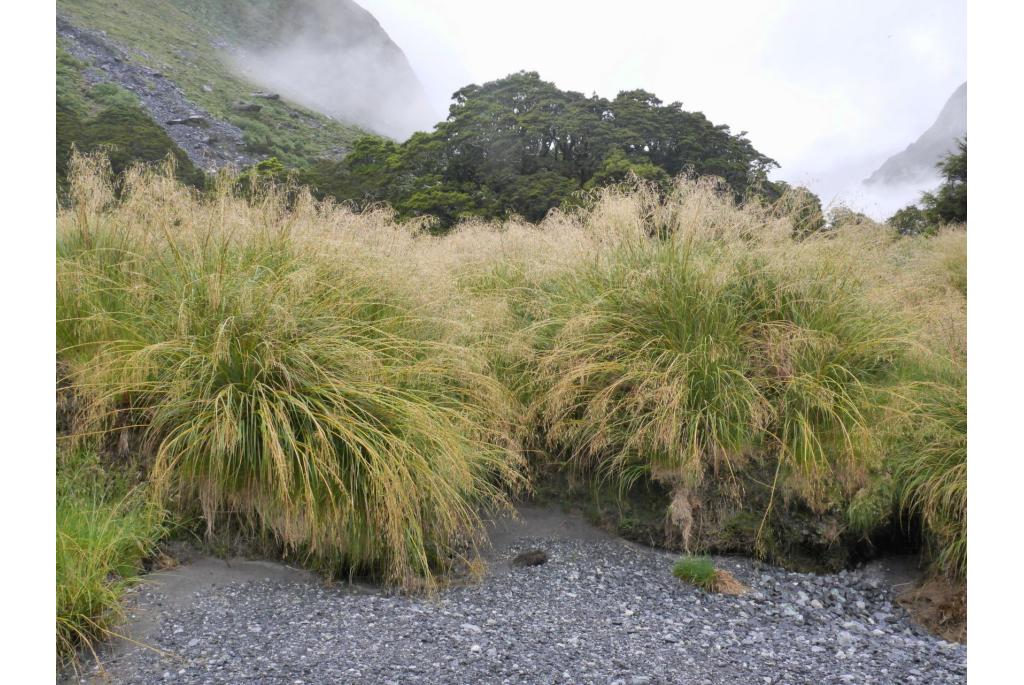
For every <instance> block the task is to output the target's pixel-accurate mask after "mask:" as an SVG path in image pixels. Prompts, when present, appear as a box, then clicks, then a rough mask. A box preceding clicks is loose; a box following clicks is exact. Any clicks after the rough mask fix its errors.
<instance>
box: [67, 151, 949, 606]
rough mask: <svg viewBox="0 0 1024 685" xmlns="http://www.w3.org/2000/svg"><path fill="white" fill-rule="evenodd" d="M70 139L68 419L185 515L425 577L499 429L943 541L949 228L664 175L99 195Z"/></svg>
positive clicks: (547, 445) (176, 188)
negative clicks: (142, 470)
mask: <svg viewBox="0 0 1024 685" xmlns="http://www.w3.org/2000/svg"><path fill="white" fill-rule="evenodd" d="M73 164H74V166H75V170H74V171H73V174H72V176H73V178H74V179H75V180H74V182H73V184H72V195H73V203H72V206H71V207H70V208H69V209H68V210H67V211H62V212H61V213H60V215H59V217H58V303H57V308H58V340H59V344H60V346H61V349H60V351H59V354H60V357H61V359H62V360H64V361H66V362H67V363H68V364H69V366H70V367H71V369H72V375H73V378H74V381H75V384H76V390H77V391H78V392H79V393H80V394H82V395H83V396H84V397H86V398H88V401H86V402H84V404H83V406H84V407H85V412H84V414H83V417H82V425H83V426H86V427H87V430H88V431H93V432H99V433H106V434H109V433H115V434H116V433H118V432H120V431H124V430H126V429H128V428H129V427H130V426H133V425H137V426H138V427H139V428H138V429H139V430H141V431H143V432H144V435H145V449H144V452H145V456H146V457H147V459H148V460H149V461H148V465H149V469H150V470H149V473H150V474H151V476H152V478H153V479H154V483H155V485H156V490H157V492H158V493H159V494H161V495H162V496H164V497H165V501H167V502H169V503H172V504H174V505H175V506H182V507H184V506H197V507H199V508H200V509H201V510H202V511H203V513H204V515H205V517H206V520H207V522H208V524H209V525H211V526H214V525H218V523H219V522H220V521H224V520H225V519H228V518H231V519H233V520H238V521H241V522H244V523H247V524H248V525H250V526H252V527H253V529H255V530H259V531H261V532H264V533H270V534H271V535H272V536H273V537H274V538H275V539H277V540H278V541H279V542H280V543H281V544H282V545H283V546H285V547H286V548H288V549H289V550H292V551H293V552H295V553H297V554H301V555H304V556H306V557H307V558H308V559H310V560H311V561H313V562H314V563H322V564H324V565H325V566H326V567H330V568H333V569H334V570H335V571H336V572H345V571H349V572H364V571H370V572H373V573H375V574H377V575H378V576H379V577H381V578H384V579H387V580H388V581H390V582H393V583H397V584H401V585H404V586H407V587H418V586H420V585H421V584H423V583H424V582H425V583H426V584H427V585H429V584H431V583H432V582H433V580H434V578H435V573H436V571H438V570H440V569H443V568H444V567H445V566H446V564H447V563H448V562H449V561H450V560H451V559H452V558H454V557H458V556H462V555H466V554H470V553H471V552H469V551H467V550H471V549H472V544H471V542H472V540H473V539H474V538H475V537H476V534H477V533H479V518H478V511H479V510H480V509H481V508H486V507H493V506H502V505H504V504H506V503H507V501H508V493H509V492H510V491H512V490H514V489H515V488H516V487H517V486H519V485H523V482H522V476H520V475H519V474H520V467H521V465H522V464H521V462H522V458H521V456H520V449H519V444H521V443H525V444H526V445H527V446H528V447H530V448H531V449H532V450H533V453H534V455H535V458H536V460H538V461H541V462H546V463H550V462H558V461H560V460H561V459H562V458H563V457H565V458H566V459H567V461H568V463H569V464H570V465H572V466H573V467H574V468H575V469H576V471H577V473H578V474H580V475H581V476H582V477H585V478H595V479H601V480H607V481H611V482H613V483H617V484H618V485H619V486H620V487H622V488H628V487H629V486H630V485H631V484H634V483H636V482H637V481H638V480H642V479H654V480H659V481H661V482H662V483H665V484H667V485H670V486H671V487H672V488H673V489H675V490H676V491H677V493H676V494H679V493H682V494H685V491H688V490H691V489H694V488H699V487H700V485H701V483H707V482H708V481H709V480H713V481H716V482H718V481H720V482H722V483H725V484H727V485H728V484H735V487H734V488H733V491H734V492H735V494H736V496H737V498H740V497H741V495H742V492H741V491H740V490H741V489H740V485H739V483H740V482H741V480H742V479H741V478H740V477H739V476H740V475H741V474H743V473H747V474H753V473H757V474H762V473H768V474H769V480H770V482H769V483H767V486H768V487H770V489H771V492H772V493H773V496H772V504H771V505H770V506H789V505H790V504H791V503H794V502H799V503H803V504H806V505H808V506H809V507H811V508H812V509H813V510H815V511H824V510H831V511H835V510H837V509H838V510H845V509H849V510H850V512H851V519H854V518H856V519H858V524H859V526H858V528H859V529H862V530H864V531H866V532H867V533H869V532H870V530H872V529H873V528H875V527H877V526H879V525H882V523H883V522H884V521H885V520H886V519H887V518H890V517H893V516H902V517H903V518H904V519H906V518H907V517H914V518H917V519H919V520H920V521H922V523H923V524H924V527H925V529H926V534H927V535H928V536H929V540H930V541H931V542H932V544H933V546H934V549H935V551H936V557H937V558H938V559H940V560H942V561H941V562H940V566H941V567H942V568H944V569H946V570H947V571H948V572H950V573H952V574H956V573H959V571H957V570H956V569H958V568H961V567H962V563H961V559H962V555H961V554H960V552H958V551H957V549H959V545H960V540H961V539H962V538H961V537H960V536H961V534H962V532H963V530H964V525H963V524H964V523H965V520H966V514H965V509H964V508H963V507H964V506H965V503H964V500H963V497H962V496H961V495H962V493H963V492H965V490H964V489H962V488H961V485H962V484H963V483H965V477H966V465H965V464H966V462H965V452H964V450H963V449H962V446H963V444H965V443H964V440H965V435H966V424H965V422H964V421H961V420H960V417H961V414H962V413H961V411H960V410H961V408H962V407H964V406H965V402H966V400H965V397H966V394H965V384H964V383H963V382H962V380H961V379H962V378H966V375H965V371H964V369H965V359H966V353H965V351H966V298H965V293H966V272H965V264H966V262H965V260H964V259H963V256H964V255H965V254H966V248H965V246H966V240H965V235H964V232H963V231H958V230H955V229H947V230H945V231H943V232H940V235H939V236H937V237H935V238H932V239H926V238H903V239H899V238H897V236H895V234H893V233H892V232H891V231H889V230H887V229H886V228H885V227H883V226H880V225H877V224H873V223H871V222H868V221H864V222H857V223H854V224H849V225H843V226H842V227H840V228H838V229H835V230H829V231H823V232H819V233H816V234H813V235H809V236H804V237H802V238H801V239H800V240H794V239H793V217H792V216H791V215H790V213H787V212H786V211H783V210H781V209H780V208H779V207H778V206H776V207H767V206H763V205H760V204H757V203H755V202H753V201H752V202H751V203H749V204H747V205H744V206H740V207H738V206H736V205H735V204H734V202H733V201H732V199H731V197H730V196H729V195H728V194H727V193H724V192H722V190H721V187H720V185H718V184H717V183H716V182H715V181H713V180H709V179H700V180H692V179H680V180H678V181H677V183H676V185H675V187H674V190H673V191H672V192H671V193H670V194H669V196H668V197H664V196H660V195H658V194H657V193H655V192H654V191H653V190H651V189H650V188H647V187H645V186H643V185H642V184H638V185H636V186H635V187H627V186H619V187H615V188H609V189H605V190H602V191H596V192H594V193H591V194H590V195H589V196H588V197H586V198H581V199H580V202H579V204H578V206H576V207H574V208H572V209H566V210H564V211H558V210H556V211H553V212H551V213H550V214H549V215H548V217H547V218H546V219H545V220H544V221H543V222H541V223H540V224H538V225H531V224H527V223H525V222H522V221H520V220H517V219H511V220H509V221H506V222H503V223H500V224H498V223H483V222H467V223H464V224H462V225H460V226H458V227H457V228H456V229H455V230H454V231H453V232H452V233H450V234H448V235H444V236H435V235H430V234H428V233H427V232H425V231H424V230H423V226H422V225H421V224H409V223H406V224H399V223H396V222H395V220H394V214H393V213H392V212H390V211H389V210H388V209H387V208H375V209H372V210H370V211H367V212H364V213H362V214H356V213H353V212H352V211H350V210H349V209H347V208H345V207H339V206H336V205H334V204H331V203H329V202H316V201H314V200H313V199H312V198H311V197H310V196H309V194H308V193H306V192H304V191H303V190H302V189H297V188H286V189H275V188H263V189H254V190H253V191H252V192H250V193H247V194H246V195H245V196H244V197H242V196H239V194H238V193H237V192H236V191H235V190H234V187H235V182H234V180H233V179H230V178H227V177H224V178H221V179H219V181H218V183H216V184H215V187H213V188H211V189H210V190H208V191H207V193H206V194H205V195H203V196H198V195H195V194H194V193H192V192H190V191H188V190H186V189H184V188H183V187H181V186H180V185H178V184H177V183H175V182H173V181H172V180H170V179H169V178H168V174H167V173H163V174H161V173H154V172H143V171H140V170H134V171H132V172H131V173H129V174H128V175H127V176H125V177H124V178H123V179H121V180H120V181H119V186H118V193H116V194H115V193H114V190H113V184H112V182H111V179H109V178H108V177H107V176H106V175H105V171H104V168H103V165H102V163H101V162H100V161H98V160H97V159H95V158H81V157H79V158H76V160H75V161H74V163H73ZM115 195H116V199H115ZM730 487H731V486H730ZM730 487H726V488H724V489H725V490H729V489H730ZM958 488H959V489H958ZM673 501H679V502H682V503H683V504H686V501H687V500H686V498H680V497H674V498H673ZM865 502H871V503H873V506H861V505H863V504H864V503H865ZM685 510H686V506H682V507H681V508H680V512H678V513H679V514H680V516H681V517H683V518H685V517H686V516H687V515H688V514H687V512H686V511H685Z"/></svg>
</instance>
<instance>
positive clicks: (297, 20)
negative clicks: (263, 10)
mask: <svg viewBox="0 0 1024 685" xmlns="http://www.w3.org/2000/svg"><path fill="white" fill-rule="evenodd" d="M275 30H276V35H271V36H270V37H268V39H267V40H265V41H259V42H257V41H253V42H254V43H258V44H254V45H244V46H239V47H238V48H237V49H235V50H234V51H233V52H232V54H231V59H232V61H233V63H234V66H235V68H236V69H237V70H238V71H239V72H241V73H242V74H243V75H244V76H246V78H247V79H248V80H250V81H251V82H253V83H255V84H258V85H259V86H261V87H262V88H264V89H267V90H271V91H274V92H277V93H280V94H281V95H282V96H284V97H287V98H288V99H289V100H292V101H294V102H297V103H299V104H302V105H305V106H307V107H309V108H311V109H314V110H316V111H318V112H322V113H324V114H327V115H329V116H331V117H332V118H334V119H337V120H339V121H343V122H346V123H354V124H357V125H359V126H361V127H363V128H365V129H368V130H370V131H373V132H376V133H381V134H384V135H386V136H389V137H392V138H396V139H399V140H402V139H405V138H407V137H408V136H409V135H410V134H411V133H412V132H413V131H416V130H419V129H422V128H424V127H429V126H431V125H433V123H435V122H436V121H437V120H438V119H439V117H440V115H439V113H438V112H436V111H435V110H434V109H433V108H432V107H431V105H430V104H429V102H428V100H427V97H426V93H425V91H424V90H423V86H422V84H421V83H420V81H419V79H418V78H417V76H416V74H415V72H414V71H413V69H412V68H411V67H410V65H409V62H408V60H407V59H406V57H405V55H404V54H403V53H402V51H401V50H400V49H399V48H398V47H396V46H395V44H394V43H393V42H392V41H391V40H389V39H388V36H387V35H386V34H385V33H384V32H383V30H382V29H381V28H380V26H379V24H378V23H377V22H376V21H375V20H374V18H373V17H372V16H371V15H370V14H369V13H367V12H366V11H364V10H363V9H361V8H360V7H359V6H358V5H356V4H355V3H353V2H350V0H297V1H295V2H292V3H290V4H289V6H288V7H287V8H286V9H285V10H284V11H283V12H282V15H281V16H280V18H279V22H278V25H277V26H276V27H275Z"/></svg>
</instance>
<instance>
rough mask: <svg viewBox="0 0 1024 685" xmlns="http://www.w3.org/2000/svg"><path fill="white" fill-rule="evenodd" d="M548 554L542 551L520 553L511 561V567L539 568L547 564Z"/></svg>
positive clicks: (534, 550)
mask: <svg viewBox="0 0 1024 685" xmlns="http://www.w3.org/2000/svg"><path fill="white" fill-rule="evenodd" d="M547 560H548V553H547V552H545V551H544V550H542V549H528V550H526V551H525V552H520V553H519V554H517V555H516V556H515V558H514V559H512V565H513V566H518V567H520V568H522V567H524V566H540V565H541V564H544V563H547Z"/></svg>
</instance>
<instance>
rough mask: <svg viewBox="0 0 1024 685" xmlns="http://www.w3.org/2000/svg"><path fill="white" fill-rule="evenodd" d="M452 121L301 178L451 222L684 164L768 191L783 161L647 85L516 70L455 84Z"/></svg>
mask: <svg viewBox="0 0 1024 685" xmlns="http://www.w3.org/2000/svg"><path fill="white" fill-rule="evenodd" d="M453 100H454V102H453V104H452V105H451V107H450V110H449V115H448V118H447V120H445V121H443V122H441V123H440V124H438V125H437V126H436V127H435V128H434V131H433V132H430V133H416V134H414V135H413V136H412V137H411V138H410V139H409V140H407V141H406V142H404V143H400V144H399V143H395V142H392V141H389V140H385V139H382V138H378V137H374V136H366V137H363V138H361V139H359V140H357V141H356V143H355V146H354V149H353V150H352V151H351V152H350V153H349V155H348V156H346V157H345V158H344V159H343V160H341V161H338V162H327V161H324V162H319V163H317V164H315V165H313V166H312V167H311V168H310V169H307V170H305V171H303V172H302V173H301V174H300V178H301V180H302V181H303V182H306V183H309V184H310V185H311V186H313V187H314V188H316V190H317V191H318V192H319V193H320V194H322V195H331V196H334V197H336V198H338V199H341V200H351V201H354V202H355V203H357V204H366V203H372V202H381V201H386V202H389V203H390V204H392V205H393V206H394V207H395V208H396V209H397V210H398V211H399V213H400V214H402V215H405V216H408V215H421V214H432V215H434V216H436V217H438V218H439V219H440V221H441V224H442V225H443V226H446V225H450V224H451V223H453V222H454V221H457V220H458V219H459V218H463V217H469V216H482V217H496V216H501V215H505V214H508V213H514V214H519V215H521V216H523V217H525V218H527V219H530V220H539V219H541V218H542V217H543V216H544V215H545V214H546V213H547V212H548V210H549V209H551V208H552V207H555V206H557V205H559V204H560V203H561V202H563V201H565V200H566V199H567V198H569V197H570V196H571V195H572V193H574V192H575V191H577V190H581V189H584V190H585V189H589V188H593V187H597V186H600V185H606V184H608V183H614V182H617V181H621V180H623V179H625V178H626V177H627V176H628V175H629V174H630V172H632V173H634V174H636V175H637V176H639V177H640V178H643V179H646V180H650V181H655V182H662V183H665V182H667V181H668V179H669V178H671V177H672V176H675V175H678V174H680V173H695V174H698V175H714V176H720V177H722V178H723V179H724V180H725V182H726V183H727V184H728V185H729V186H730V187H731V188H732V189H733V191H734V192H735V193H736V195H737V196H742V195H743V194H745V193H746V192H748V190H750V189H751V187H757V188H760V189H764V190H767V192H769V193H771V194H774V193H773V192H772V190H773V185H772V184H771V183H769V182H768V181H767V174H768V172H769V171H770V170H771V169H772V168H773V167H776V166H778V164H777V163H776V162H775V161H774V160H772V159H771V158H769V157H767V156H765V155H763V154H761V153H760V152H758V151H757V150H755V149H754V147H753V146H752V145H751V144H750V141H749V140H747V139H746V137H745V132H744V133H739V134H733V133H731V132H730V130H729V127H728V126H725V125H717V126H716V125H714V124H712V123H711V122H710V121H708V119H707V118H706V117H705V116H704V115H703V114H701V113H700V112H687V111H684V110H683V108H682V104H681V103H679V102H673V103H670V104H667V105H666V104H664V103H663V102H662V101H661V100H659V99H658V98H657V97H656V96H655V95H654V94H653V93H649V92H647V91H644V90H631V91H623V92H621V93H619V94H618V96H616V97H615V98H614V99H612V100H608V99H606V98H603V97H599V96H597V95H592V96H590V97H587V96H584V95H583V94H581V93H577V92H573V91H563V90H560V89H559V88H557V87H556V86H555V85H554V84H553V83H550V82H548V81H544V80H542V79H541V78H540V76H539V75H538V74H537V73H536V72H519V73H516V74H512V75H509V76H507V77H505V78H503V79H499V80H497V81H491V82H489V83H485V84H484V85H482V86H480V85H475V84H474V85H469V86H466V87H465V88H462V89H460V90H459V91H457V92H456V93H455V94H454V95H453Z"/></svg>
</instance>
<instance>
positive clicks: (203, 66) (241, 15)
mask: <svg viewBox="0 0 1024 685" xmlns="http://www.w3.org/2000/svg"><path fill="white" fill-rule="evenodd" d="M57 46H58V75H57V91H58V109H60V107H61V105H62V104H64V105H68V100H69V99H70V100H74V101H75V102H76V103H84V105H83V106H81V107H78V110H79V111H78V112H77V114H78V115H79V116H81V117H87V116H91V115H96V114H98V112H99V111H100V110H101V109H102V108H103V107H105V106H107V105H108V104H109V103H106V102H101V100H102V98H97V97H95V93H94V91H96V89H97V88H105V89H111V88H114V87H116V88H117V89H118V90H121V91H125V97H126V98H128V99H127V100H124V99H122V100H120V101H119V102H118V106H127V105H126V103H127V102H129V101H131V102H130V104H132V105H134V106H138V107H141V108H142V110H143V111H145V112H146V113H147V114H148V115H149V116H150V117H151V118H152V119H153V121H154V122H155V123H156V124H158V125H159V126H160V127H161V128H163V129H164V130H165V131H166V132H167V134H168V136H170V138H171V139H172V140H173V141H174V143H175V144H177V146H179V147H180V148H181V149H182V150H183V151H184V152H185V153H187V155H188V157H189V158H190V159H191V160H192V162H194V163H195V164H196V165H197V166H198V167H200V168H203V169H206V170H211V169H215V168H220V167H223V166H235V167H241V166H244V165H247V164H251V163H253V162H255V161H258V160H260V159H264V158H267V157H270V156H274V157H277V158H278V159H280V160H281V161H282V162H284V163H285V164H286V165H288V166H292V167H298V166H304V165H307V164H309V163H311V162H313V161H315V160H317V159H339V158H340V157H342V156H344V154H345V153H346V152H347V150H348V149H350V147H351V145H352V143H353V141H354V140H355V139H356V138H357V137H358V136H360V135H362V134H363V133H365V132H366V131H368V130H369V131H374V132H377V133H383V134H386V135H406V134H408V133H409V132H411V128H410V127H411V123H409V122H410V121H411V117H412V115H413V113H414V112H416V111H417V109H416V103H418V102H422V103H425V101H426V100H425V97H424V96H423V90H422V87H421V86H420V84H419V81H418V80H417V79H416V76H415V74H414V73H413V71H412V69H411V67H410V66H409V64H408V61H407V60H406V59H405V56H404V54H403V53H402V51H401V50H400V49H399V48H398V46H396V45H395V44H394V43H393V42H392V41H391V39H390V38H389V37H388V36H387V34H386V33H385V32H384V31H383V29H382V28H381V27H380V25H379V24H378V23H377V21H376V20H375V19H374V18H373V16H372V15H370V14H369V13H368V12H366V11H365V10H363V9H362V8H361V7H359V6H358V5H356V4H355V3H354V2H352V1H351V0H246V1H242V0H221V1H218V2H208V1H207V0H151V1H148V2H145V3H142V2H119V1H117V0H58V2H57ZM369 65H381V67H380V68H379V69H375V70H371V69H370V68H369ZM62 66H63V67H64V70H63V72H62ZM104 92H106V91H104ZM62 98H63V100H64V101H63V102H62ZM399 102H401V103H404V106H403V107H399V106H398V105H397V103H399ZM424 106H425V105H424ZM72 109H74V107H72ZM395 111H401V112H403V114H402V116H395V115H393V114H389V113H390V112H395ZM416 120H417V121H419V122H422V121H425V120H427V119H426V118H425V117H424V115H423V113H422V111H421V112H420V113H419V114H418V115H416ZM58 123H59V122H58ZM59 137H60V131H58V138H59Z"/></svg>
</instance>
